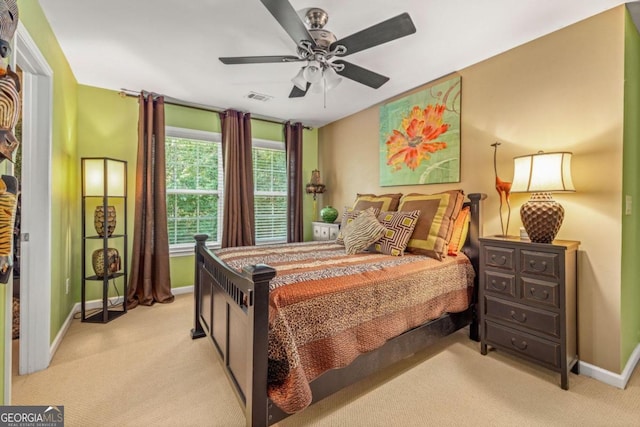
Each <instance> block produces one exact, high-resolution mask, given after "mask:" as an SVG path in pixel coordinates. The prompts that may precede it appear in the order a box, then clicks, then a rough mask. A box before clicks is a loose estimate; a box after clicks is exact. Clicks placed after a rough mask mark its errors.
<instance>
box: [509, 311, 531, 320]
mask: <svg viewBox="0 0 640 427" xmlns="http://www.w3.org/2000/svg"><path fill="white" fill-rule="evenodd" d="M511 318H512V319H513V320H515V321H516V322H520V323H526V322H527V313H522V316H520V318H518V317H516V312H515V311H514V310H511Z"/></svg>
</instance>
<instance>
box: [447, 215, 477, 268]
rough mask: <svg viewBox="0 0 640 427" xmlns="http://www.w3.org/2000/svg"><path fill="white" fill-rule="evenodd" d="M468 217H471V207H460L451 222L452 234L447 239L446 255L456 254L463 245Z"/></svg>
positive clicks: (467, 226)
mask: <svg viewBox="0 0 640 427" xmlns="http://www.w3.org/2000/svg"><path fill="white" fill-rule="evenodd" d="M469 218H471V208H469V206H467V207H466V208H462V210H461V211H460V213H459V214H458V218H456V221H455V222H454V223H453V234H452V235H451V240H450V241H449V251H448V252H447V255H451V256H457V255H458V252H460V249H462V247H463V246H464V242H465V241H466V240H467V234H468V233H469Z"/></svg>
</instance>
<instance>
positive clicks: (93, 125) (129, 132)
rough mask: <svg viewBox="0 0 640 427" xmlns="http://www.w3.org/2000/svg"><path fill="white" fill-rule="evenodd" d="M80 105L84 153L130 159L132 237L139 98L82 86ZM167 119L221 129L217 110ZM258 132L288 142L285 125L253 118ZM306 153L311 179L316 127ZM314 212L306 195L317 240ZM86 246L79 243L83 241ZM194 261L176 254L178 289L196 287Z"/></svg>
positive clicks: (170, 114) (173, 110)
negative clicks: (284, 135) (313, 220)
mask: <svg viewBox="0 0 640 427" xmlns="http://www.w3.org/2000/svg"><path fill="white" fill-rule="evenodd" d="M78 105H80V106H81V108H80V109H79V110H78V157H79V158H80V157H90V156H106V157H114V158H117V159H122V160H127V161H128V164H129V182H128V191H129V206H128V211H129V224H128V225H129V227H128V228H129V230H128V233H129V235H130V236H132V232H133V215H134V198H133V195H134V194H135V165H136V150H137V129H138V101H137V98H132V97H124V98H123V97H120V96H119V95H118V93H117V92H114V91H111V90H106V89H100V88H95V87H91V86H84V85H79V86H78ZM165 120H166V124H167V126H174V127H183V128H188V129H197V130H203V131H209V132H220V119H219V116H218V114H217V113H214V112H209V111H203V110H197V109H193V108H187V107H181V106H176V105H170V104H167V105H166V107H165ZM252 135H253V136H254V137H255V138H262V139H269V140H274V141H282V140H283V129H282V125H281V124H278V123H270V122H265V121H261V120H253V122H252ZM303 157H304V158H303V177H304V179H308V178H307V177H310V176H311V171H312V170H313V169H315V168H316V167H317V161H318V138H317V130H315V129H314V130H308V131H305V132H304V148H303ZM78 161H79V160H78ZM305 182H306V181H305ZM311 211H312V205H311V199H310V198H308V197H305V205H304V217H305V239H311V234H312V232H311V218H312V217H313V214H312V212H311ZM132 243H133V239H132V238H130V239H129V254H130V253H131V245H132ZM80 244H81V243H80V241H78V245H80ZM193 262H194V260H193V255H182V256H173V257H172V258H171V266H170V269H171V284H172V286H173V287H174V288H178V287H183V286H190V285H193V270H194V267H193ZM74 295H75V298H76V301H79V300H80V289H79V287H78V288H77V289H76V290H75V292H74ZM99 297H100V294H99V289H95V290H92V291H91V292H89V293H88V298H89V299H96V298H99Z"/></svg>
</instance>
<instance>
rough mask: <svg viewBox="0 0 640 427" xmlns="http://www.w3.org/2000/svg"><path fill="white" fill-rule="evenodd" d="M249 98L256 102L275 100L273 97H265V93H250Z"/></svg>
mask: <svg viewBox="0 0 640 427" xmlns="http://www.w3.org/2000/svg"><path fill="white" fill-rule="evenodd" d="M247 98H249V99H253V100H255V101H262V102H267V101H268V100H270V99H271V98H273V96H271V95H265V94H263V93H256V92H249V94H248V95H247Z"/></svg>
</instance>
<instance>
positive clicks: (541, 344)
mask: <svg viewBox="0 0 640 427" xmlns="http://www.w3.org/2000/svg"><path fill="white" fill-rule="evenodd" d="M485 337H486V338H485V339H486V340H487V342H489V343H490V344H493V345H496V346H498V347H502V348H504V349H509V350H512V351H515V352H516V353H518V354H521V355H524V356H527V357H529V358H531V359H535V360H537V361H540V362H542V363H546V364H547V365H551V366H553V367H555V368H558V367H560V344H559V343H554V342H551V341H547V340H545V339H542V338H537V337H534V336H533V335H529V334H526V333H523V332H519V331H517V330H515V329H511V328H508V327H506V326H500V325H498V324H496V323H492V322H485Z"/></svg>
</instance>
